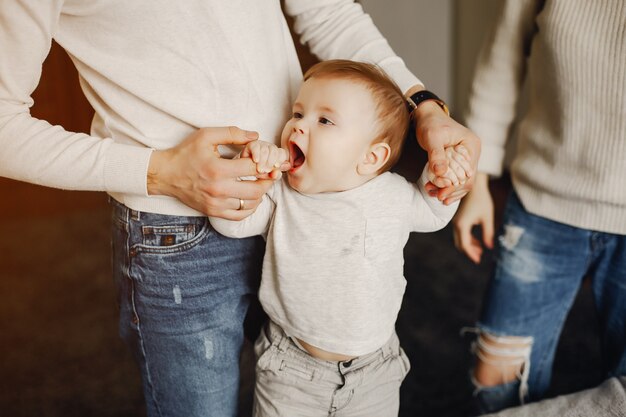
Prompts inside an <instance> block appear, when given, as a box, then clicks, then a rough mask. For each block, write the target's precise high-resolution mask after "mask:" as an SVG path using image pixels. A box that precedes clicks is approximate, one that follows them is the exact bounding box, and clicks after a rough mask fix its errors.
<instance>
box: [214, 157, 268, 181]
mask: <svg viewBox="0 0 626 417" xmlns="http://www.w3.org/2000/svg"><path fill="white" fill-rule="evenodd" d="M215 163H216V164H217V167H216V168H217V170H219V172H220V173H221V174H222V175H223V176H224V177H225V178H240V177H248V176H255V175H257V174H258V172H257V165H256V163H255V162H254V161H253V160H252V159H250V158H237V159H219V160H216V161H215Z"/></svg>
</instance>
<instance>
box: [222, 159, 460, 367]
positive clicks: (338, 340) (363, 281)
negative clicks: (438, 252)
mask: <svg viewBox="0 0 626 417" xmlns="http://www.w3.org/2000/svg"><path fill="white" fill-rule="evenodd" d="M425 174H426V170H425V171H424V174H423V175H422V177H421V178H420V179H419V180H418V184H413V183H409V182H407V181H406V180H405V179H404V178H403V177H401V176H399V175H397V174H392V173H388V172H387V173H384V174H381V175H379V176H377V177H375V178H373V179H372V180H370V181H368V182H367V183H365V184H363V185H361V186H359V187H357V188H354V189H351V190H347V191H342V192H333V193H320V194H301V193H299V192H297V191H295V190H293V189H292V188H291V187H290V186H289V185H288V183H287V179H286V178H283V180H282V181H279V182H277V183H276V184H274V186H273V187H272V188H271V189H270V191H269V192H268V193H267V194H266V195H265V196H264V198H263V201H262V202H261V204H260V205H259V207H258V208H257V210H256V211H255V212H254V214H252V215H251V216H249V217H248V218H246V219H244V220H242V221H229V220H224V219H217V218H211V223H212V225H213V226H214V227H215V229H216V230H217V231H218V232H220V233H222V234H224V235H226V236H231V237H245V236H252V235H258V234H263V235H265V236H266V240H267V246H266V250H265V258H264V261H263V278H262V281H261V288H260V292H259V298H260V300H261V304H262V305H263V309H264V310H265V311H266V313H267V314H268V315H269V317H270V319H271V320H273V321H274V322H276V323H277V324H278V325H280V326H281V327H282V328H283V329H284V331H285V333H286V334H288V335H289V336H292V337H297V338H299V339H301V340H304V341H305V342H306V343H309V344H311V345H313V346H316V347H318V348H320V349H323V350H326V351H329V352H334V353H340V354H345V355H354V356H360V355H364V354H367V353H370V352H373V351H375V350H376V349H378V348H379V347H381V346H382V345H384V344H385V342H386V341H387V340H388V339H389V337H390V336H391V334H392V332H393V330H394V324H395V321H396V317H397V315H398V311H399V310H400V304H401V302H402V297H403V295H404V289H405V286H406V281H405V279H404V275H403V265H404V257H403V248H404V245H405V244H406V242H407V240H408V237H409V233H410V232H433V231H436V230H439V229H441V228H443V227H444V226H445V225H446V224H447V223H448V222H449V221H450V219H451V218H452V216H453V215H454V213H455V211H456V209H457V207H458V203H455V204H452V205H450V206H445V205H443V204H442V203H441V202H440V201H439V200H437V198H433V197H429V196H428V193H427V192H426V191H425V190H424V184H425V183H426V181H427V179H426V175H425Z"/></svg>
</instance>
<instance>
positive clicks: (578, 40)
mask: <svg viewBox="0 0 626 417" xmlns="http://www.w3.org/2000/svg"><path fill="white" fill-rule="evenodd" d="M537 5H538V2H537V1H531V0H525V1H520V0H510V1H506V2H505V4H504V6H503V12H502V19H501V20H500V22H501V23H499V25H498V26H497V28H496V36H494V37H493V38H492V39H491V45H488V46H487V49H488V50H494V49H495V50H497V51H498V53H497V54H496V53H493V52H491V53H490V52H487V51H486V52H485V53H484V54H483V55H482V56H481V60H480V62H479V67H478V69H477V77H476V80H475V83H474V85H473V89H474V91H473V94H472V98H471V101H470V109H469V113H468V117H467V122H468V125H469V126H470V128H472V129H473V130H474V131H476V133H477V134H478V135H479V136H481V137H482V139H483V141H484V142H485V149H486V152H485V153H484V155H483V156H482V158H481V163H480V167H479V168H480V170H482V171H484V172H488V173H491V174H497V173H498V172H499V169H500V167H501V165H502V157H501V152H500V153H498V151H501V150H502V148H503V146H504V143H505V140H506V136H507V130H508V129H509V126H510V125H511V122H512V118H513V113H514V104H512V103H514V101H515V100H514V99H515V98H516V97H517V95H518V93H519V89H520V84H521V79H522V76H523V74H524V64H523V62H524V61H523V56H524V55H523V52H524V51H523V50H524V46H525V45H526V44H527V41H526V39H528V40H531V39H532V43H531V44H530V45H531V53H530V57H529V59H528V62H527V76H528V77H529V81H530V82H529V86H530V98H529V106H528V108H529V111H528V112H527V114H525V115H524V116H523V117H522V119H521V122H520V124H519V131H518V133H519V135H518V146H517V150H516V154H515V157H514V159H513V163H512V165H511V174H512V178H513V184H514V187H515V189H516V191H517V192H518V194H519V195H520V198H521V200H522V202H523V204H524V206H525V208H526V209H527V210H528V211H530V212H531V213H533V214H537V215H540V216H543V217H546V218H548V219H552V220H555V221H559V222H562V223H566V224H570V225H573V226H576V227H581V228H585V229H591V230H598V231H605V232H612V233H618V234H626V1H624V0H603V1H586V0H546V1H545V5H544V7H543V9H542V10H541V12H540V13H539V14H536V10H537ZM520 10H521V11H520ZM512 22H513V23H512ZM505 23H506V25H505ZM535 23H536V26H535ZM537 29H538V30H537ZM535 30H537V32H536V33H535ZM503 51H508V53H506V52H503ZM498 72H504V75H503V74H498ZM507 74H508V75H507ZM489 80H492V81H493V80H498V81H499V83H494V82H489ZM503 80H510V81H509V83H508V84H505V85H502V84H501V83H502V81H503ZM511 91H512V93H510V92H511ZM507 92H508V93H509V94H507ZM505 94H506V95H507V96H506V97H504V95H505ZM511 94H512V97H513V100H512V99H511V98H512V97H511ZM496 109H498V110H496ZM494 112H495V113H494Z"/></svg>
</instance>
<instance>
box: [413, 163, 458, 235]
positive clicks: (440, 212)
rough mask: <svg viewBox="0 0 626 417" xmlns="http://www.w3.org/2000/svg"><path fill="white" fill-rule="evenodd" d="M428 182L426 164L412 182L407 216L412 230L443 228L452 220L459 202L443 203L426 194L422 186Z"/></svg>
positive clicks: (431, 230)
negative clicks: (417, 177) (420, 173)
mask: <svg viewBox="0 0 626 417" xmlns="http://www.w3.org/2000/svg"><path fill="white" fill-rule="evenodd" d="M427 182H428V165H427V166H425V167H424V171H423V172H422V175H421V176H420V178H419V179H418V180H417V183H416V184H412V185H413V188H412V190H411V204H410V207H411V211H410V215H409V216H408V218H409V221H410V222H411V231H413V232H435V231H437V230H440V229H443V228H444V227H446V225H447V224H448V223H449V222H450V220H452V217H453V216H454V213H456V210H457V208H458V207H459V202H458V201H457V202H455V203H452V204H450V205H447V206H446V205H445V204H443V203H442V202H441V201H439V199H438V198H437V197H431V196H429V195H428V192H427V191H426V188H425V187H424V186H425V185H426V183H427Z"/></svg>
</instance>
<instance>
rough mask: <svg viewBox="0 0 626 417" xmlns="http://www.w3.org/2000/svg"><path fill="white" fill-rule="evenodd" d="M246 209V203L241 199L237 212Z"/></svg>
mask: <svg viewBox="0 0 626 417" xmlns="http://www.w3.org/2000/svg"><path fill="white" fill-rule="evenodd" d="M245 208H246V202H245V201H243V200H242V199H241V198H240V199H239V208H238V209H237V210H245Z"/></svg>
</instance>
